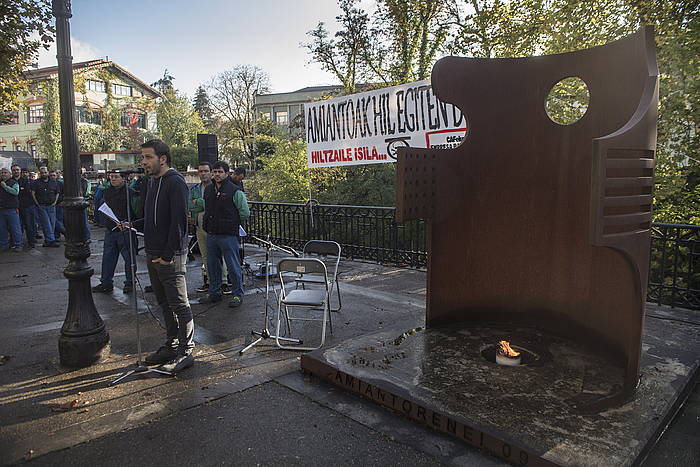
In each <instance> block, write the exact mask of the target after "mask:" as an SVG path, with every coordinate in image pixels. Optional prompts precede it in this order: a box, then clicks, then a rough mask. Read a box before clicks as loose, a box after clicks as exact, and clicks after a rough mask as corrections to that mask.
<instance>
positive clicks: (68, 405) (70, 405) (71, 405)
mask: <svg viewBox="0 0 700 467" xmlns="http://www.w3.org/2000/svg"><path fill="white" fill-rule="evenodd" d="M89 403H90V401H81V400H80V399H73V400H72V401H68V402H65V403H63V404H59V405H56V406H54V407H52V408H51V410H53V411H54V412H68V411H69V410H73V409H75V408H76V407H80V406H83V405H88V404H89Z"/></svg>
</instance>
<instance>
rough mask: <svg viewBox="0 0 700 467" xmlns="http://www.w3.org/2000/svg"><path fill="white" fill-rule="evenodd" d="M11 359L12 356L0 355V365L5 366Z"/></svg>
mask: <svg viewBox="0 0 700 467" xmlns="http://www.w3.org/2000/svg"><path fill="white" fill-rule="evenodd" d="M11 358H12V355H0V365H4V364H5V363H7V361H8V360H9V359H11Z"/></svg>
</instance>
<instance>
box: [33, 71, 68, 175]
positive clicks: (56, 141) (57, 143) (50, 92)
mask: <svg viewBox="0 0 700 467" xmlns="http://www.w3.org/2000/svg"><path fill="white" fill-rule="evenodd" d="M40 92H41V93H42V94H43V95H44V96H45V98H46V102H45V103H44V121H43V122H42V123H41V126H40V127H39V129H38V130H37V132H36V136H35V139H36V141H37V146H38V149H39V153H40V154H41V155H42V156H43V157H44V158H46V159H48V160H49V164H50V165H51V166H54V167H55V166H57V165H58V164H59V163H60V162H61V155H62V151H61V110H60V107H59V102H58V79H57V78H52V79H48V80H46V81H44V82H43V83H42V84H41V88H40Z"/></svg>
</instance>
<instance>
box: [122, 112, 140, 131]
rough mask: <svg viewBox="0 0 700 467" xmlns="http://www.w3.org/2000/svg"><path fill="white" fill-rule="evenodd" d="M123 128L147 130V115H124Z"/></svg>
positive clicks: (138, 113) (127, 113)
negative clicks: (133, 127)
mask: <svg viewBox="0 0 700 467" xmlns="http://www.w3.org/2000/svg"><path fill="white" fill-rule="evenodd" d="M122 126H125V127H130V126H135V127H136V128H143V129H144V130H145V129H146V114H144V113H140V112H125V113H123V114H122Z"/></svg>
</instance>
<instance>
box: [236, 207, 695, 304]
mask: <svg viewBox="0 0 700 467" xmlns="http://www.w3.org/2000/svg"><path fill="white" fill-rule="evenodd" d="M250 205H251V217H250V219H249V220H248V229H249V231H250V233H251V234H253V235H255V236H257V237H260V238H266V237H267V236H269V237H270V240H272V242H273V243H276V244H280V245H289V246H291V247H293V248H296V249H301V248H302V247H303V246H304V243H306V241H308V240H310V239H321V240H334V241H336V242H338V243H340V245H341V247H342V249H343V256H344V257H346V258H348V259H354V260H368V261H372V262H377V263H381V264H391V265H399V266H405V267H413V268H424V267H426V266H427V253H426V228H425V222H424V221H410V222H406V223H403V224H397V223H396V222H395V221H394V210H395V209H394V208H393V207H369V206H337V205H323V204H313V203H311V204H309V203H307V204H289V203H260V202H250ZM248 241H252V243H256V242H255V241H254V240H253V239H250V238H249V239H248ZM647 300H649V301H651V302H655V303H659V304H664V305H671V306H677V307H683V308H690V309H695V310H697V309H700V226H696V225H678V224H658V223H655V224H653V225H652V240H651V261H650V271H649V288H648V295H647Z"/></svg>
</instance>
